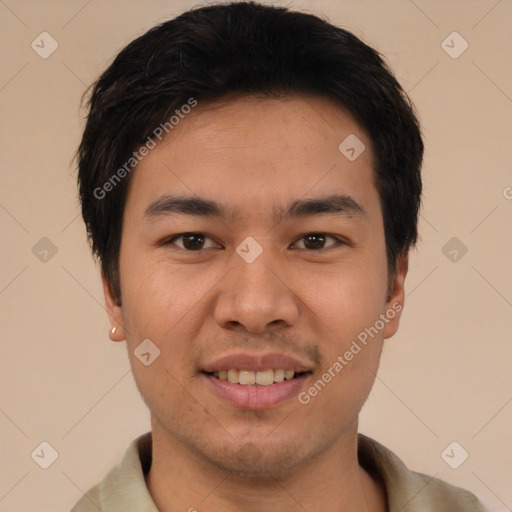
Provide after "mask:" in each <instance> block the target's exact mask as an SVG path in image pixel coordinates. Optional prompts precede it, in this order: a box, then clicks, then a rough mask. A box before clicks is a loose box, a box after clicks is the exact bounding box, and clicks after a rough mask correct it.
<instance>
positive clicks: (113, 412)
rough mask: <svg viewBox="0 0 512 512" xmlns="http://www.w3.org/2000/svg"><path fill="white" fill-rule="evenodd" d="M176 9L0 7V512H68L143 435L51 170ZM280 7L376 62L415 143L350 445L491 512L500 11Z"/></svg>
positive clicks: (504, 448) (86, 258) (404, 2)
mask: <svg viewBox="0 0 512 512" xmlns="http://www.w3.org/2000/svg"><path fill="white" fill-rule="evenodd" d="M277 3H280V2H277ZM193 5H196V2H194V1H188V2H186V1H178V0H172V1H159V0H151V1H147V2H135V1H130V2H125V1H121V0H109V1H99V0H92V1H89V2H87V1H85V0H79V1H66V2H64V1H57V0H55V1H41V2H38V1H36V0H33V1H29V0H0V20H1V30H0V41H1V52H2V59H1V64H0V108H1V113H2V118H1V119H2V122H1V131H0V144H1V151H0V159H1V188H0V222H1V226H2V244H1V257H2V263H1V268H0V270H1V275H0V308H1V325H2V329H1V333H2V345H1V346H2V348H1V352H0V354H1V357H0V366H1V379H2V382H1V388H0V389H1V390H0V431H1V461H2V470H1V473H0V512H7V511H9V512H18V511H20V512H21V511H23V512H27V511H30V510H37V511H39V512H50V511H52V512H55V511H57V510H62V511H66V510H69V509H70V507H71V506H72V505H73V504H74V503H75V502H76V500H77V499H78V498H79V497H80V496H81V495H82V492H85V491H86V490H88V489H89V488H90V487H91V486H92V485H93V484H95V483H96V482H97V481H98V480H99V479H100V478H102V477H103V475H104V474H105V473H106V471H107V470H108V469H109V468H110V467H112V466H113V465H114V464H115V463H116V462H117V461H118V460H119V458H120V457H121V455H122V453H123V452H124V450H125V448H126V447H127V445H128V443H129V442H130V441H131V440H132V439H133V438H135V437H136V436H137V435H139V434H140V433H142V432H145V431H146V430H148V429H149V422H148V414H147V411H146V408H145V406H144V404H143V403H142V401H141V399H140V397H139V395H138V392H137V390H136V388H135V385H134V383H133V379H132V377H131V375H130V373H129V365H128V360H127V357H126V353H125V346H124V344H114V343H111V342H109V340H108V336H107V331H108V323H107V318H106V314H105V311H104V309H103V306H102V294H101V289H100V281H99V276H98V271H97V268H96V267H95V265H94V263H93V261H92V258H91V256H90V254H89V252H88V247H87V243H86V240H85V233H84V228H83V225H82V221H81V219H80V217H79V215H78V204H77V200H76V190H75V182H74V179H75V170H74V167H73V165H72V162H71V159H72V156H73V152H74V150H75V148H76V146H77V144H78V141H79V137H80V130H81V129H82V127H83V116H84V113H83V112H80V110H79V100H80V96H81V94H82V93H83V92H84V90H85V87H86V85H88V84H90V83H91V82H92V81H93V80H94V79H95V78H96V77H97V75H98V74H99V73H100V72H101V71H102V70H103V69H104V68H105V67H106V66H107V65H108V63H109V62H110V61H111V59H112V57H113V56H114V54H115V53H116V52H117V51H118V50H119V49H121V48H122V47H123V46H124V45H125V44H127V43H128V42H129V41H130V40H132V39H133V38H134V37H135V36H137V35H139V34H142V33H143V32H144V31H145V30H147V29H148V28H150V27H151V26H153V25H154V24H156V23H158V22H161V21H164V20H166V19H169V18H171V17H173V16H175V15H176V14H178V13H180V12H182V11H183V10H185V9H186V8H188V7H192V6H193ZM288 5H290V6H293V7H297V8H301V9H305V10H308V11H311V12H314V13H318V14H322V15H325V16H327V17H328V18H329V19H330V20H331V21H332V22H334V23H337V24H339V25H341V26H343V27H345V28H348V29H350V30H352V31H354V32H355V33H356V34H357V35H358V36H360V37H362V38H363V39H364V40H366V41H367V42H368V43H369V44H371V45H373V46H375V47H376V48H377V49H379V50H380V51H381V52H382V53H383V54H384V55H385V56H386V58H387V60H388V61H389V63H390V64H391V66H392V68H393V69H394V70H395V72H396V74H397V76H398V78H399V80H400V81H401V83H402V84H403V85H404V87H405V89H406V90H408V91H410V94H411V96H412V98H413V100H414V102H415V104H416V106H417V108H418V111H419V113H420V117H421V120H422V123H423V130H424V134H425V138H426V144H427V149H426V159H425V165H424V183H425V201H424V208H423V211H422V219H421V225H420V232H421V237H422V240H421V242H420V244H419V250H418V251H417V252H414V253H413V254H412V261H411V269H410V274H409V277H408V284H407V293H408V296H407V300H406V309H405V313H404V316H403V323H402V326H401V329H400V331H399V333H398V334H397V335H396V336H395V337H394V338H393V339H392V340H389V341H388V342H387V343H386V347H385V350H384V356H383V361H382V365H381V370H380V374H379V378H378V379H377V382H376V384H375V387H374V390H373V392H372V394H371V396H370V399H369V402H368V403H367V405H366V407H365V409H364V413H363V415H362V417H361V431H362V432H364V433H366V434H367V435H370V436H372V437H374V438H375V439H377V440H378V441H380V442H382V443H383V444H385V445H387V446H388V447H390V448H391V449H392V450H394V451H395V452H396V453H397V454H398V455H399V456H400V457H401V458H402V459H403V460H404V461H405V462H406V463H407V464H408V466H409V467H410V468H411V469H414V470H417V471H421V472H425V473H429V474H431V475H436V476H438V477H440V478H443V479H445V480H448V481H449V482H452V483H454V484H456V485H461V486H464V487H466V488H469V489H471V490H472V491H473V492H474V493H476V494H477V495H479V496H480V497H481V498H482V499H483V500H484V501H485V502H486V503H488V504H489V505H490V506H491V507H492V510H496V511H505V510H509V511H510V510H512V435H511V432H512V371H511V368H510V367H511V363H512V344H511V343H510V342H511V330H512V272H511V270H510V262H511V261H512V258H511V254H512V236H511V231H512V230H511V226H512V224H511V221H512V200H510V198H511V197H512V188H507V187H512V172H511V170H512V168H511V162H512V149H511V146H512V145H511V133H512V68H511V66H510V62H511V57H512V55H511V54H512V51H511V50H512V32H511V30H510V21H511V20H512V3H511V2H510V0H501V1H496V0H480V1H474V0H473V1H467V0H464V1H463V0H459V1H455V0H451V1H444V2H441V1H437V0H415V1H414V2H413V1H409V0H395V1H387V2H384V1H378V0H371V1H370V0H366V1H355V0H350V1H348V0H343V1H335V0H315V1H306V0H304V1H299V0H296V1H294V2H289V3H288ZM43 31H47V32H49V33H50V34H51V35H52V37H53V38H55V40H56V41H57V42H58V44H59V47H58V49H57V50H56V51H55V53H53V54H52V55H51V56H50V57H49V58H47V59H42V58H41V57H40V56H39V55H38V54H37V53H36V52H35V51H34V50H32V48H31V46H30V45H31V42H32V41H33V40H34V39H36V37H37V36H38V35H39V34H40V33H41V32H43ZM453 31H457V32H459V33H460V34H461V36H462V37H463V38H464V39H465V40H466V41H467V42H468V43H469V47H468V49H467V50H466V51H465V52H464V53H463V54H462V55H461V56H460V57H458V58H457V59H453V58H452V57H450V56H449V55H448V54H447V53H446V52H445V51H444V50H443V48H442V47H441V42H442V41H443V40H444V39H445V38H446V37H447V36H448V35H449V34H450V33H452V32H453ZM449 44H451V43H449ZM454 44H455V43H454ZM457 44H459V43H457ZM457 48H460V46H455V49H457ZM507 195H508V197H509V199H507V197H506V196H507ZM42 237H47V238H49V239H50V240H51V241H52V242H53V244H55V246H56V248H57V253H56V254H55V255H54V256H53V257H51V258H49V259H48V261H47V262H46V263H45V262H42V261H40V260H39V259H38V258H37V257H36V255H34V254H33V252H32V248H33V246H34V245H35V244H36V243H37V242H38V241H39V240H40V239H41V238H42ZM452 237H457V238H458V239H459V240H460V241H461V242H462V243H463V244H464V245H465V246H466V247H467V248H468V252H467V254H465V255H464V256H463V257H462V258H461V259H459V260H458V261H457V262H452V261H450V260H449V259H448V258H447V257H446V256H445V254H444V253H443V252H442V248H443V246H444V245H445V244H446V243H447V242H448V240H450V239H451V238H452ZM43 441H47V442H49V443H50V444H51V445H52V446H53V447H54V448H55V449H56V450H57V452H58V454H59V457H58V459H57V460H56V461H55V463H54V464H53V465H52V466H50V467H49V468H48V469H46V470H45V469H42V468H40V467H39V466H38V465H37V464H36V463H35V462H34V460H33V459H32V458H31V453H32V452H33V450H34V449H35V448H36V447H38V446H39V444H40V443H41V442H43ZM452 441H457V442H458V443H460V445H462V446H463V447H464V448H465V450H467V451H468V452H469V458H468V459H467V460H466V461H465V462H464V463H463V464H462V465H461V466H460V467H459V468H458V469H456V470H455V469H452V468H451V467H449V466H448V465H447V464H446V462H445V461H444V460H443V459H442V457H441V452H442V451H443V450H444V449H445V448H446V447H447V446H448V445H449V443H451V442H452ZM457 456H458V455H457Z"/></svg>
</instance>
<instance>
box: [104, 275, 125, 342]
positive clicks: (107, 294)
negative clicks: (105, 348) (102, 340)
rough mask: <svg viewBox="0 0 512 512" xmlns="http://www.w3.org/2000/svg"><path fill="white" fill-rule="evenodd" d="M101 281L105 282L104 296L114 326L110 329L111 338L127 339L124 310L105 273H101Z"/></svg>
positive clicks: (114, 339) (117, 339)
mask: <svg viewBox="0 0 512 512" xmlns="http://www.w3.org/2000/svg"><path fill="white" fill-rule="evenodd" d="M101 282H102V284H103V296H104V298H105V308H106V310H107V313H108V317H109V320H110V325H111V326H112V327H111V329H110V331H109V338H110V339H111V340H112V341H124V340H125V339H126V335H125V332H124V328H123V322H122V320H123V311H122V309H121V306H118V305H117V301H116V300H115V298H114V296H113V294H112V290H111V286H110V283H109V281H108V279H107V278H106V277H105V276H104V275H103V273H102V275H101Z"/></svg>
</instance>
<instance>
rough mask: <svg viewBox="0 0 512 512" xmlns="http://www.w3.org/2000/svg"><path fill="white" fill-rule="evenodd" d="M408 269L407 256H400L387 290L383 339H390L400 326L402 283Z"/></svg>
mask: <svg viewBox="0 0 512 512" xmlns="http://www.w3.org/2000/svg"><path fill="white" fill-rule="evenodd" d="M408 268H409V254H408V252H405V254H401V255H399V256H398V257H397V259H396V266H395V274H394V276H393V277H392V279H391V281H390V283H389V288H388V297H387V299H386V307H385V313H384V314H385V315H386V317H387V319H388V322H387V323H386V325H385V327H384V331H383V333H384V339H387V338H391V336H393V335H394V334H395V333H396V331H397V330H398V326H399V324H400V316H401V314H402V310H403V308H404V301H405V291H404V283H405V276H406V275H407V270H408Z"/></svg>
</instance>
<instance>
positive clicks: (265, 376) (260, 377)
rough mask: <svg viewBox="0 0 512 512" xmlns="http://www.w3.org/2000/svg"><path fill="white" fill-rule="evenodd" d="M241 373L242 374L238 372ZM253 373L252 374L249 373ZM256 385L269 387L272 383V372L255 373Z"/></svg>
mask: <svg viewBox="0 0 512 512" xmlns="http://www.w3.org/2000/svg"><path fill="white" fill-rule="evenodd" d="M240 373H242V372H240ZM251 373H254V372H251ZM255 380H256V384H259V385H260V386H270V384H272V383H273V382H274V370H265V371H263V372H256V376H255Z"/></svg>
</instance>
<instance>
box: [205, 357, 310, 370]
mask: <svg viewBox="0 0 512 512" xmlns="http://www.w3.org/2000/svg"><path fill="white" fill-rule="evenodd" d="M230 369H236V370H247V371H253V372H258V371H263V370H270V369H280V370H281V369H282V370H294V371H295V372H296V373H299V372H300V373H302V372H309V371H312V365H311V364H308V363H307V362H304V361H301V360H299V359H297V358H295V357H292V356H287V355H285V354H279V353H276V352H273V353H264V354H248V353H241V352H240V353H237V354H230V355H225V356H222V357H219V358H217V359H215V360H213V361H211V362H209V363H207V364H206V365H204V366H203V368H202V370H203V371H204V372H207V373H211V372H218V371H220V370H230Z"/></svg>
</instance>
